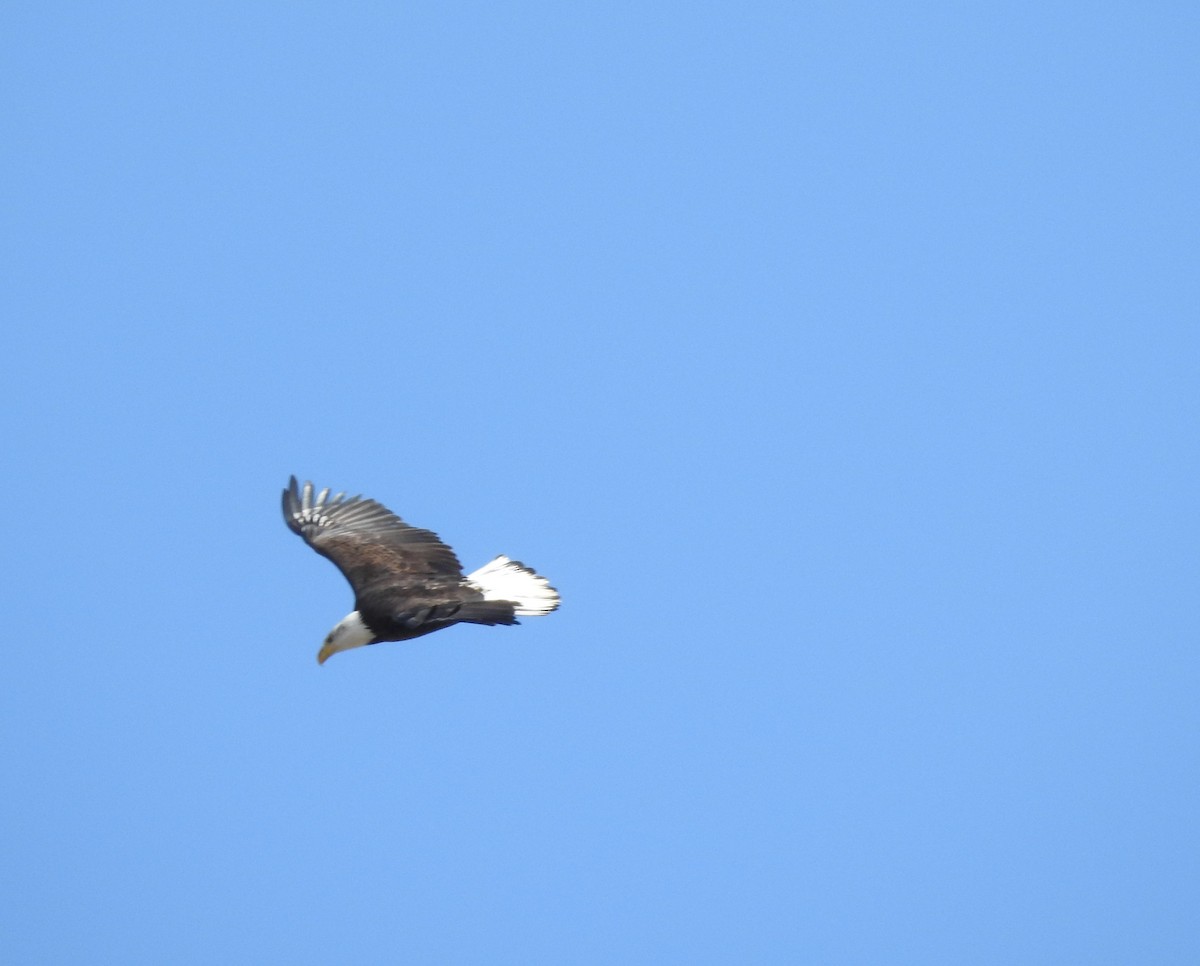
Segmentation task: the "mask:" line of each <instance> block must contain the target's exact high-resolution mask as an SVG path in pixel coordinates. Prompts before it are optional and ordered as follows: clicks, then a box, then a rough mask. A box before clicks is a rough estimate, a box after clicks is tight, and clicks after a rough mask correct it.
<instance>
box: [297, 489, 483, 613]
mask: <svg viewBox="0 0 1200 966" xmlns="http://www.w3.org/2000/svg"><path fill="white" fill-rule="evenodd" d="M283 518H284V520H285V521H286V522H287V525H288V527H289V528H290V529H291V530H292V531H293V532H294V533H298V534H299V535H300V536H301V537H303V538H304V542H305V543H307V544H308V545H309V546H310V547H312V548H313V549H314V550H315V551H316V552H317V553H319V554H321V556H323V557H328V558H329V559H330V560H332V561H333V562H334V563H335V564H337V567H338V569H339V570H340V571H341V572H342V573H343V574H344V575H345V577H346V579H347V580H348V581H350V586H351V587H353V588H354V593H355V596H361V594H362V593H363V591H364V590H366V589H368V588H369V587H370V586H371V585H372V584H376V583H379V582H382V581H386V582H388V583H391V584H392V585H395V584H397V583H405V582H407V581H408V580H411V581H413V582H414V583H420V582H422V581H423V580H425V579H427V578H430V577H456V578H461V577H462V565H461V564H460V563H459V562H458V558H457V557H456V556H454V551H453V550H451V549H450V548H449V547H447V546H446V545H445V544H444V543H442V541H441V540H439V539H438V535H437V534H436V533H432V532H431V531H429V530H421V529H419V528H418V527H411V526H409V525H408V524H407V523H405V522H404V521H403V520H401V519H400V518H399V517H398V516H396V514H394V513H392V511H391V510H389V509H388V508H387V507H385V506H382V505H381V504H379V503H376V502H375V501H374V500H364V499H363V498H362V497H358V496H355V497H350V498H349V499H347V498H346V495H345V494H344V493H338V494H336V495H334V496H332V497H331V496H330V495H329V490H328V488H326V489H324V490H322V491H321V492H320V493H318V494H316V495H314V494H313V485H312V484H311V483H305V484H304V487H303V489H301V488H300V487H299V486H298V485H297V483H296V478H295V477H294V476H293V477H292V478H291V480H290V481H289V483H288V488H287V489H286V490H284V491H283Z"/></svg>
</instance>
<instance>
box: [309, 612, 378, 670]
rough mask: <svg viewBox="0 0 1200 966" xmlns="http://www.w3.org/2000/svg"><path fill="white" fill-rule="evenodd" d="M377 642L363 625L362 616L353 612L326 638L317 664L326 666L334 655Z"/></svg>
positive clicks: (318, 655) (319, 652)
mask: <svg viewBox="0 0 1200 966" xmlns="http://www.w3.org/2000/svg"><path fill="white" fill-rule="evenodd" d="M373 640H375V635H374V634H372V633H371V631H370V629H369V628H368V627H367V625H366V624H365V623H363V619H362V615H361V614H360V613H359V612H358V611H356V610H353V611H351V612H350V613H349V614H347V615H346V616H345V617H343V618H342V619H341V621H339V622H338V625H337V626H336V627H335V628H334V629H333V630H331V631H330V632H329V636H328V637H327V638H325V643H324V644H322V645H321V650H320V651H318V652H317V663H318V664H324V663H325V662H326V661H328V660H329V658H330V657H332V656H333V655H334V654H337V653H338V652H339V651H348V650H350V648H352V647H362V646H363V645H364V644H370V643H371V641H373Z"/></svg>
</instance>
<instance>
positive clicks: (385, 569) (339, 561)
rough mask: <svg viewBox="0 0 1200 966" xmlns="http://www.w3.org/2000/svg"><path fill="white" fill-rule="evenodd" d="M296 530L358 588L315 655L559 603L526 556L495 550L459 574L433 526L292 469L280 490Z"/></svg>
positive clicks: (496, 620)
mask: <svg viewBox="0 0 1200 966" xmlns="http://www.w3.org/2000/svg"><path fill="white" fill-rule="evenodd" d="M283 518H284V520H285V521H286V522H287V525H288V527H289V528H290V529H291V530H292V532H293V533H298V534H299V535H300V536H301V537H303V538H304V542H305V543H307V544H308V545H309V546H310V547H312V548H313V549H314V550H315V551H316V552H317V553H319V554H321V556H323V557H328V558H329V559H330V560H332V561H333V562H334V563H335V564H336V565H337V568H338V569H339V570H340V571H341V572H342V574H343V575H344V576H345V578H346V579H347V580H348V581H350V586H351V587H352V588H353V589H354V610H352V611H351V612H350V613H349V614H347V615H346V616H345V617H343V618H342V620H341V621H339V622H338V624H337V625H336V626H335V627H334V628H333V630H331V631H330V632H329V636H328V637H326V638H325V643H324V644H323V645H321V650H320V651H319V652H317V663H318V664H324V663H325V662H326V661H327V660H328V659H329V658H330V657H331V656H332V655H334V654H337V653H338V652H339V651H348V650H350V649H351V648H352V647H362V646H363V645H364V644H378V643H380V642H381V641H409V640H412V639H413V638H414V637H420V636H422V635H423V634H431V633H432V632H433V631H440V630H441V629H442V628H443V627H449V626H450V625H452V624H459V623H465V624H517V623H519V621H518V620H517V617H518V616H519V617H540V616H541V615H542V614H549V613H550V612H551V611H552V610H555V609H556V608H557V607H558V591H557V590H555V589H554V588H553V587H551V586H550V582H549V581H548V580H546V578H545V577H542V576H540V575H538V574H536V573H534V571H532V570H531V569H529V568H528V567H526V566H525V565H524V564H522V563H520V562H518V561H516V560H509V559H508V557H504V556H500V557H497V558H496V559H495V560H493V561H491V562H490V563H486V564H484V565H483V566H482V567H480V568H479V569H478V570H476V571H475V572H474V573H470V574H467V575H466V576H464V575H463V572H462V564H460V563H459V562H458V558H457V557H456V556H455V555H454V551H453V550H451V549H450V548H449V547H448V546H446V545H445V544H444V543H442V541H441V540H440V539H438V535H437V534H436V533H432V532H430V531H429V530H421V529H419V528H417V527H413V526H409V525H408V524H407V523H405V522H404V521H403V520H401V519H400V518H399V517H398V516H396V514H394V513H392V511H391V510H389V509H387V507H385V506H383V505H381V504H379V503H376V502H375V501H374V500H364V499H363V498H362V497H360V496H355V497H350V498H349V499H347V498H346V494H345V493H338V494H336V495H335V496H330V495H329V490H328V488H326V489H324V490H322V491H321V492H320V493H317V494H316V495H314V494H313V485H312V484H311V483H305V484H304V486H303V488H301V487H300V486H298V485H297V483H296V478H295V477H294V476H293V477H292V478H291V480H290V482H289V483H288V488H287V489H286V490H284V491H283Z"/></svg>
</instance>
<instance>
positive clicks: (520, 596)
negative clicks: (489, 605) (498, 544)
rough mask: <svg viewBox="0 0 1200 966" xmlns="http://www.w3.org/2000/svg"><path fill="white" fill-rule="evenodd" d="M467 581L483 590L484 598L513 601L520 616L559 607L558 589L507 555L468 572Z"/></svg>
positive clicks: (535, 614)
mask: <svg viewBox="0 0 1200 966" xmlns="http://www.w3.org/2000/svg"><path fill="white" fill-rule="evenodd" d="M467 583H469V584H471V585H472V586H474V587H475V588H477V589H478V590H480V591H481V592H482V593H483V599H484V600H510V601H512V602H513V604H514V608H513V610H514V611H515V613H516V614H517V615H518V616H520V617H540V616H541V615H542V614H549V613H550V612H551V611H552V610H554V609H555V608H556V607H558V591H557V590H555V589H554V588H553V587H551V586H550V581H548V580H547V579H546V578H545V577H542V576H540V575H539V574H536V573H534V572H533V571H532V570H530V569H529V568H528V567H526V566H525V565H524V564H523V563H520V562H519V561H516V560H509V559H508V558H507V557H504V556H500V557H497V558H496V559H495V560H493V561H491V562H490V563H486V564H484V565H483V566H482V567H480V568H479V569H478V570H476V571H475V572H474V573H473V574H467Z"/></svg>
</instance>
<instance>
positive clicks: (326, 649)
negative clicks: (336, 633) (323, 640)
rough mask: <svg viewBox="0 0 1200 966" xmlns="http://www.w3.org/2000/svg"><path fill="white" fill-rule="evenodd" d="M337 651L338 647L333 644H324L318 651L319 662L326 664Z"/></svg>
mask: <svg viewBox="0 0 1200 966" xmlns="http://www.w3.org/2000/svg"><path fill="white" fill-rule="evenodd" d="M336 653H337V648H336V647H334V646H333V645H332V644H325V645H322V647H321V649H320V650H319V651H317V663H318V664H324V663H325V662H326V661H328V660H329V659H330V658H331V657H332V656H333V655H334V654H336Z"/></svg>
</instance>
